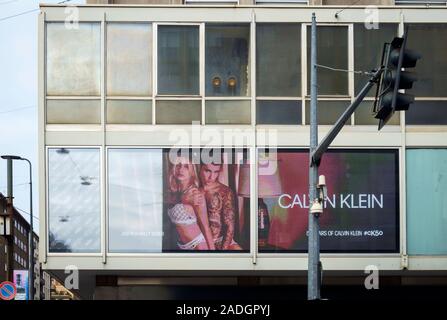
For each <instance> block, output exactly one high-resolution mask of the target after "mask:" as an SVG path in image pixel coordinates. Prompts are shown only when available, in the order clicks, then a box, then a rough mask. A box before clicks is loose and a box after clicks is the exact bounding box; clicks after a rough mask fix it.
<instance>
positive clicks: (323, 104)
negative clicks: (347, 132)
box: [306, 100, 351, 125]
mask: <svg viewBox="0 0 447 320" xmlns="http://www.w3.org/2000/svg"><path fill="white" fill-rule="evenodd" d="M350 104H351V101H350V100H318V105H317V121H318V124H320V125H332V124H334V123H335V122H336V121H337V120H338V118H339V117H340V116H341V115H342V113H343V112H344V111H345V110H346V109H347V108H348V106H349V105H350ZM306 124H310V101H306ZM350 124H351V122H350V121H349V120H348V121H347V122H346V125H350Z"/></svg>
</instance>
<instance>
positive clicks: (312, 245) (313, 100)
mask: <svg viewBox="0 0 447 320" xmlns="http://www.w3.org/2000/svg"><path fill="white" fill-rule="evenodd" d="M310 63H311V65H310V67H311V73H310V145H309V147H310V152H309V161H312V154H313V152H314V150H315V148H316V147H317V144H318V121H317V94H318V86H317V85H318V82H317V22H316V18H315V13H312V29H311V56H310ZM311 163H312V162H311ZM317 180H318V166H310V168H309V204H311V203H313V201H314V199H315V197H316V193H317V189H316V188H317ZM310 207H311V206H310V205H309V235H308V269H307V270H308V271H307V273H308V276H307V299H308V300H318V299H320V285H321V283H320V281H319V280H320V276H319V275H318V274H319V265H320V235H319V233H320V226H319V221H318V218H319V217H318V215H315V214H313V213H312V212H311V210H310Z"/></svg>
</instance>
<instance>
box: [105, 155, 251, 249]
mask: <svg viewBox="0 0 447 320" xmlns="http://www.w3.org/2000/svg"><path fill="white" fill-rule="evenodd" d="M108 183H109V185H108V193H109V196H108V201H109V204H108V208H109V209H108V210H109V248H108V250H109V252H118V253H129V252H130V253H136V252H139V253H141V252H182V253H184V252H194V251H196V252H197V251H216V252H233V251H234V252H248V251H249V248H250V167H249V165H248V154H247V151H246V150H231V149H230V150H222V149H213V150H207V149H200V150H199V149H194V150H191V149H182V150H179V149H175V148H173V149H138V148H134V149H124V148H110V149H109V150H108ZM203 186H218V187H219V192H218V193H213V194H212V195H213V197H211V194H207V191H206V190H205V188H204V187H203ZM195 192H203V193H204V195H205V198H204V199H203V200H204V201H205V202H203V203H200V202H199V204H197V205H195V204H194V202H193V201H194V199H193V195H194V193H195ZM206 199H208V200H206ZM206 220H208V223H207V222H206ZM208 224H209V225H210V226H211V227H210V228H208V227H203V226H204V225H205V226H206V225H208Z"/></svg>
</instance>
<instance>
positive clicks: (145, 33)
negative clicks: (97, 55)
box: [107, 23, 152, 96]
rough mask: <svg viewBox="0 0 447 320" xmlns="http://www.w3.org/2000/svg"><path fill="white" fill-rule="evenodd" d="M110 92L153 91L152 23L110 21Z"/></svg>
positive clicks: (149, 93)
mask: <svg viewBox="0 0 447 320" xmlns="http://www.w3.org/2000/svg"><path fill="white" fill-rule="evenodd" d="M107 94H108V95H109V96H111V95H113V96H150V95H151V94H152V25H151V24H147V23H109V24H107Z"/></svg>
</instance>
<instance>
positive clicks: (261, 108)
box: [256, 100, 302, 125]
mask: <svg viewBox="0 0 447 320" xmlns="http://www.w3.org/2000/svg"><path fill="white" fill-rule="evenodd" d="M301 118H302V117H301V101H293V100H291V101H282V100H281V101H268V100H258V102H257V105H256V123H257V124H295V125H296V124H301Z"/></svg>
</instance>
